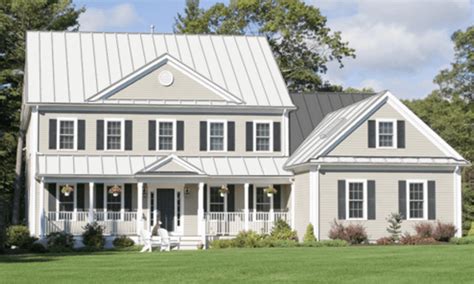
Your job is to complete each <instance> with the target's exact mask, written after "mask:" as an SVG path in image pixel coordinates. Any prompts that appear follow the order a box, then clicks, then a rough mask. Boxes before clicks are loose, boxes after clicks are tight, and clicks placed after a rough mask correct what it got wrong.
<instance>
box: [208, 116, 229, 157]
mask: <svg viewBox="0 0 474 284" xmlns="http://www.w3.org/2000/svg"><path fill="white" fill-rule="evenodd" d="M211 123H223V124H224V142H223V143H224V147H223V150H211ZM207 152H214V153H216V152H217V153H223V152H227V120H225V119H224V120H222V119H219V120H214V119H209V120H207Z"/></svg>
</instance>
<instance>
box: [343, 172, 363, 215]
mask: <svg viewBox="0 0 474 284" xmlns="http://www.w3.org/2000/svg"><path fill="white" fill-rule="evenodd" d="M346 188H347V193H346V194H347V212H346V214H347V219H365V218H366V215H367V214H366V208H367V206H366V199H367V182H366V181H365V180H364V181H347V185H346Z"/></svg>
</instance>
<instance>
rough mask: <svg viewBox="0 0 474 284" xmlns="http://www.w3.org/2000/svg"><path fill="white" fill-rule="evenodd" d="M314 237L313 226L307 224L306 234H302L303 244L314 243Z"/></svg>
mask: <svg viewBox="0 0 474 284" xmlns="http://www.w3.org/2000/svg"><path fill="white" fill-rule="evenodd" d="M315 241H317V240H316V237H315V236H314V227H313V224H311V223H309V224H308V226H307V227H306V232H305V234H304V238H303V242H305V243H311V242H315Z"/></svg>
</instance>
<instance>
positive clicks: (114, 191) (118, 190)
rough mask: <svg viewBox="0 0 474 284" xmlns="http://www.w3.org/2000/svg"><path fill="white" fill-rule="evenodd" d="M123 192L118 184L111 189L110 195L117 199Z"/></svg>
mask: <svg viewBox="0 0 474 284" xmlns="http://www.w3.org/2000/svg"><path fill="white" fill-rule="evenodd" d="M121 192H122V189H121V188H120V186H118V185H116V184H115V185H114V186H112V187H111V188H110V189H109V193H111V194H112V195H113V196H114V197H117V196H118V195H119V194H120V193H121Z"/></svg>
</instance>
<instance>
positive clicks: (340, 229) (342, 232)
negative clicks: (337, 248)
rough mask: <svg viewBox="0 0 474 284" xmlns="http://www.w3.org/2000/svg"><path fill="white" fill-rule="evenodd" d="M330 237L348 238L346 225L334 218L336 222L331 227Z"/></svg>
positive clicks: (333, 238)
mask: <svg viewBox="0 0 474 284" xmlns="http://www.w3.org/2000/svg"><path fill="white" fill-rule="evenodd" d="M329 238H330V239H332V240H346V239H347V236H346V229H345V228H344V225H342V224H341V223H338V222H337V221H336V220H334V223H333V224H332V226H331V229H330V230H329Z"/></svg>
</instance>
